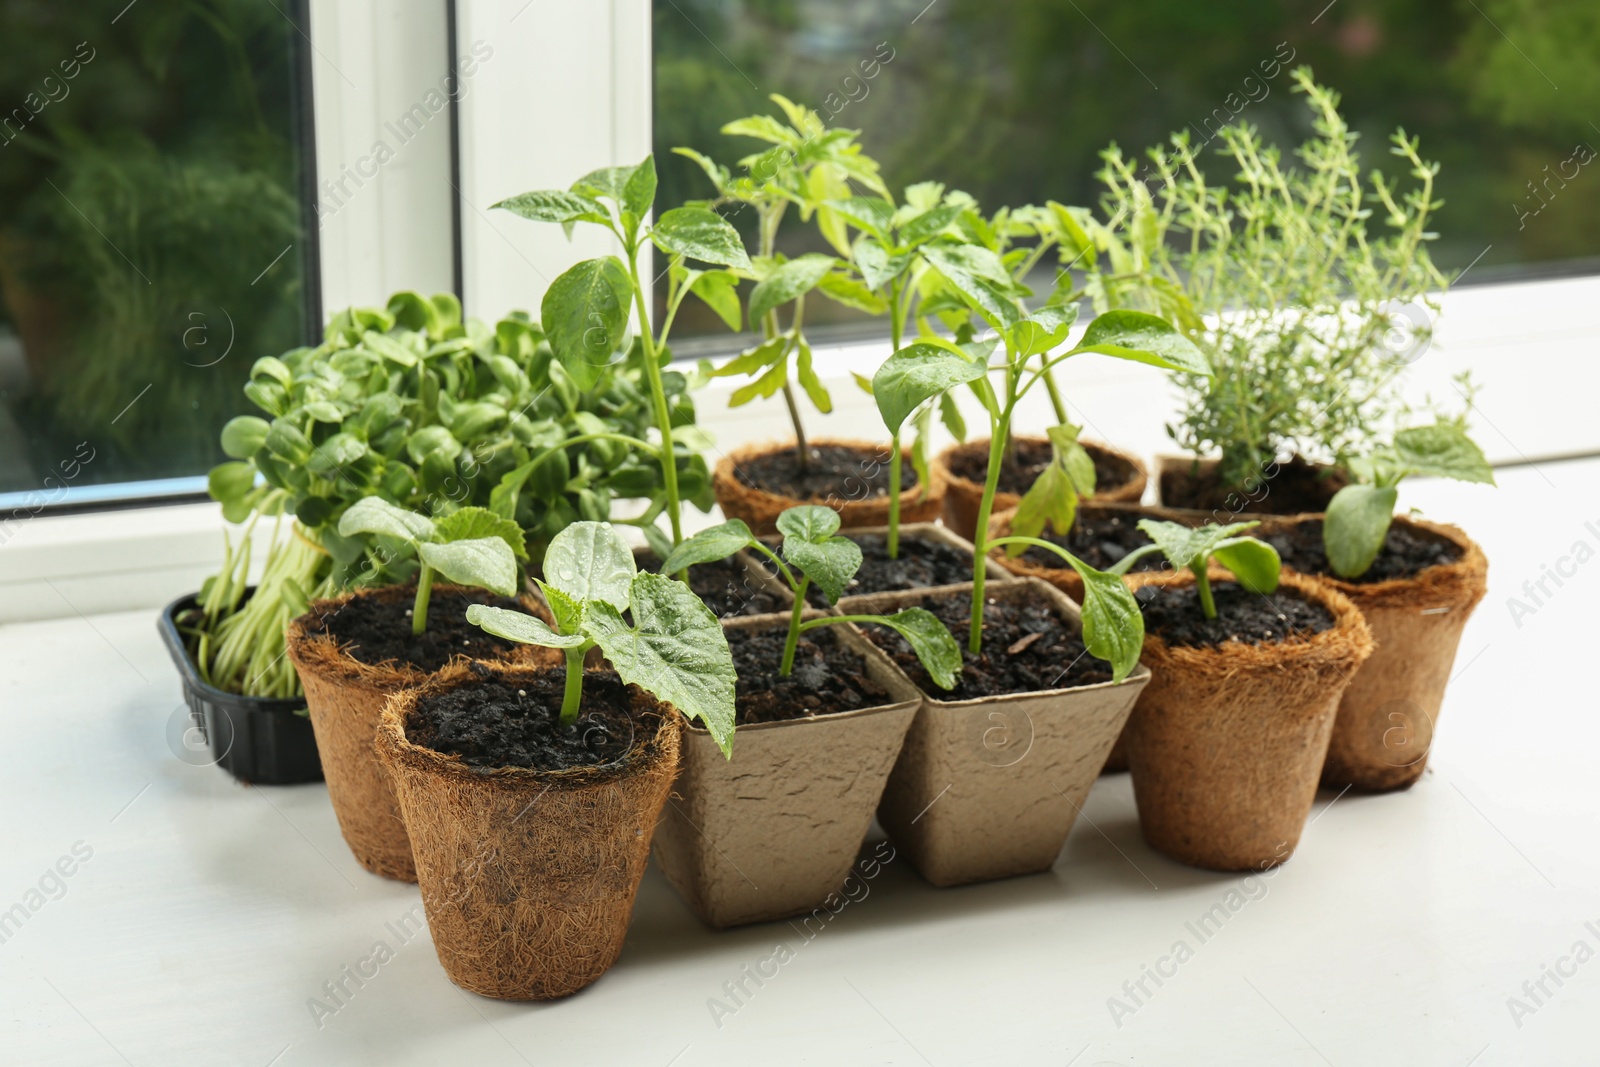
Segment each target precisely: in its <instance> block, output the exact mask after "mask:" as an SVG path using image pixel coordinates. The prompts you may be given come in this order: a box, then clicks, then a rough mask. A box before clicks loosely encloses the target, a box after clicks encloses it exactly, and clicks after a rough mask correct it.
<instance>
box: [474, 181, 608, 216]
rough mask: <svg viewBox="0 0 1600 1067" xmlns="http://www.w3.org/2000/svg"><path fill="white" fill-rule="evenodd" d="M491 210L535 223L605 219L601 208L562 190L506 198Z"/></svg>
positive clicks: (587, 199) (604, 213)
mask: <svg viewBox="0 0 1600 1067" xmlns="http://www.w3.org/2000/svg"><path fill="white" fill-rule="evenodd" d="M491 207H492V208H503V209H504V210H506V211H509V212H512V213H513V214H516V215H521V216H522V217H523V218H525V219H532V220H533V221H535V222H577V221H582V220H586V219H591V218H599V219H605V218H607V215H606V209H605V205H603V204H601V203H600V202H599V201H597V200H594V199H592V198H591V197H587V196H583V195H581V194H579V193H569V192H566V191H565V190H562V189H540V190H537V191H535V192H531V193H519V194H518V195H516V196H513V197H508V198H507V199H505V200H502V201H500V202H499V203H498V204H493V205H491Z"/></svg>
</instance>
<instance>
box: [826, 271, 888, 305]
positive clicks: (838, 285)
mask: <svg viewBox="0 0 1600 1067" xmlns="http://www.w3.org/2000/svg"><path fill="white" fill-rule="evenodd" d="M817 291H818V292H820V293H821V294H822V295H823V296H825V297H827V298H828V299H829V300H832V301H833V302H834V303H836V304H843V305H844V306H845V307H848V308H855V309H856V310H857V311H865V312H866V313H867V314H868V315H882V314H883V313H884V312H886V311H888V310H889V304H888V302H887V301H885V300H884V299H883V297H881V296H879V295H878V294H877V293H874V292H873V291H872V290H871V289H868V288H867V287H866V285H865V284H864V283H862V282H861V281H860V280H859V279H856V278H852V277H850V276H849V275H848V274H842V273H840V272H839V271H834V272H833V273H832V274H829V275H827V276H826V277H824V278H823V279H822V281H820V282H818V283H817Z"/></svg>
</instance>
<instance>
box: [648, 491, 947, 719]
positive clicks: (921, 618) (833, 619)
mask: <svg viewBox="0 0 1600 1067" xmlns="http://www.w3.org/2000/svg"><path fill="white" fill-rule="evenodd" d="M838 531H839V513H838V512H836V511H834V510H833V509H832V508H825V507H820V506H817V505H814V504H805V505H801V506H800V507H793V508H790V509H788V510H787V511H785V512H784V513H783V514H782V515H779V516H778V532H779V533H781V534H783V546H782V547H783V555H782V557H781V558H780V557H779V555H778V554H777V553H776V552H774V551H772V549H771V548H769V547H767V546H766V545H765V544H763V543H762V542H761V541H760V540H758V539H757V538H756V537H755V536H754V535H753V534H751V532H750V527H748V526H746V525H745V524H744V522H743V521H742V520H740V519H730V520H729V521H727V522H725V523H723V524H722V525H720V526H713V527H711V528H710V529H709V530H702V531H701V532H699V533H697V534H695V535H694V536H693V537H691V538H689V539H688V540H687V541H685V542H683V544H681V545H679V546H678V547H677V548H676V549H675V550H673V553H672V555H671V556H670V557H668V559H667V561H666V563H665V564H663V565H662V570H664V571H670V572H673V573H676V572H678V571H680V570H683V569H684V568H686V567H692V566H694V565H695V564H697V563H710V562H712V561H713V560H719V559H726V558H727V557H728V556H731V555H733V554H734V553H735V552H738V551H739V550H740V549H744V548H753V549H755V550H756V551H758V552H760V553H762V554H763V555H766V556H767V557H769V558H770V559H771V560H772V562H774V563H776V564H777V565H778V572H779V573H780V574H782V575H783V579H784V581H786V582H788V583H789V588H790V589H791V590H793V591H794V610H793V611H792V612H791V613H790V616H789V635H788V638H787V639H786V640H785V641H784V645H783V662H782V663H781V664H780V665H779V667H778V673H779V674H780V675H782V676H784V677H787V676H788V675H789V674H790V672H792V671H793V670H794V654H795V649H796V648H797V647H798V646H799V643H800V635H801V634H803V633H805V632H807V631H808V630H815V629H817V628H818V627H819V626H836V625H838V624H839V623H845V622H853V623H859V624H866V625H872V626H887V627H888V628H889V629H891V630H893V631H895V632H896V633H898V634H899V635H900V636H901V637H904V638H905V639H906V641H907V643H909V644H910V645H911V650H912V651H913V652H915V653H916V654H917V659H918V660H920V661H921V662H922V666H923V667H924V668H925V669H926V670H927V672H928V677H930V678H932V679H933V682H934V684H935V685H937V686H939V687H940V688H941V689H953V688H955V684H956V678H957V676H958V675H959V674H960V673H961V649H960V647H959V646H958V645H957V644H956V641H955V638H953V637H951V636H950V631H949V630H947V629H946V628H945V625H944V624H943V623H942V622H940V621H939V620H938V618H937V617H936V616H934V614H933V613H932V612H930V611H928V610H927V609H925V608H904V609H902V610H900V611H897V612H895V613H894V614H893V615H828V616H824V617H822V618H816V619H810V620H806V619H804V614H805V607H806V592H807V591H808V590H809V589H810V588H811V583H813V582H815V583H816V585H817V588H819V589H821V590H822V592H823V594H824V595H826V596H827V598H828V603H830V604H832V603H836V602H837V601H838V599H839V595H840V594H841V593H843V592H844V589H845V586H847V585H849V584H850V579H851V578H853V577H855V573H856V571H857V570H859V569H860V568H861V546H860V545H857V544H856V543H855V542H854V541H852V540H850V539H849V538H847V537H839V536H838ZM795 571H799V572H800V574H799V577H796V576H795Z"/></svg>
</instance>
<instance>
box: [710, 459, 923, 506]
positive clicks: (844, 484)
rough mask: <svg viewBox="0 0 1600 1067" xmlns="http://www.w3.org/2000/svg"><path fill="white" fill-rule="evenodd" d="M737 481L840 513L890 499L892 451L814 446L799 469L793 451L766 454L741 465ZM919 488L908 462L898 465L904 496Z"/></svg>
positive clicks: (903, 461) (915, 474)
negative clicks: (844, 507)
mask: <svg viewBox="0 0 1600 1067" xmlns="http://www.w3.org/2000/svg"><path fill="white" fill-rule="evenodd" d="M735 473H736V474H737V475H738V478H739V481H740V482H742V483H744V484H745V485H747V486H750V487H751V488H753V489H763V490H765V491H766V492H769V493H776V494H777V495H779V496H786V497H790V498H792V499H794V500H805V501H810V502H813V503H819V504H821V503H826V504H827V505H828V506H830V507H834V508H837V507H838V506H839V505H841V504H847V503H849V502H851V501H853V500H871V499H874V498H878V497H885V496H888V495H889V449H888V446H887V445H886V446H884V447H883V448H851V447H848V446H845V445H812V446H811V456H810V462H809V463H808V464H807V465H806V469H805V470H804V471H803V472H802V471H801V470H800V463H799V453H798V452H797V451H796V450H795V449H793V448H785V449H781V450H779V451H776V452H766V453H763V454H761V455H759V456H757V457H755V458H754V459H752V460H750V461H748V462H746V463H741V464H740V465H739V466H738V467H737V468H736V469H735ZM916 485H917V472H916V470H915V468H913V467H912V466H911V461H910V460H909V459H905V458H902V459H901V461H900V491H901V492H905V491H906V490H907V489H913V488H915V487H916Z"/></svg>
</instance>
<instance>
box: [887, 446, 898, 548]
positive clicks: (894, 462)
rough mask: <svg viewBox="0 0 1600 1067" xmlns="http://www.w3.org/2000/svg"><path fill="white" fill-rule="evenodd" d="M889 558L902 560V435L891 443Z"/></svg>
mask: <svg viewBox="0 0 1600 1067" xmlns="http://www.w3.org/2000/svg"><path fill="white" fill-rule="evenodd" d="M889 558H890V559H899V558H900V434H899V433H898V432H896V433H895V435H894V436H893V437H892V438H891V439H890V441H889Z"/></svg>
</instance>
